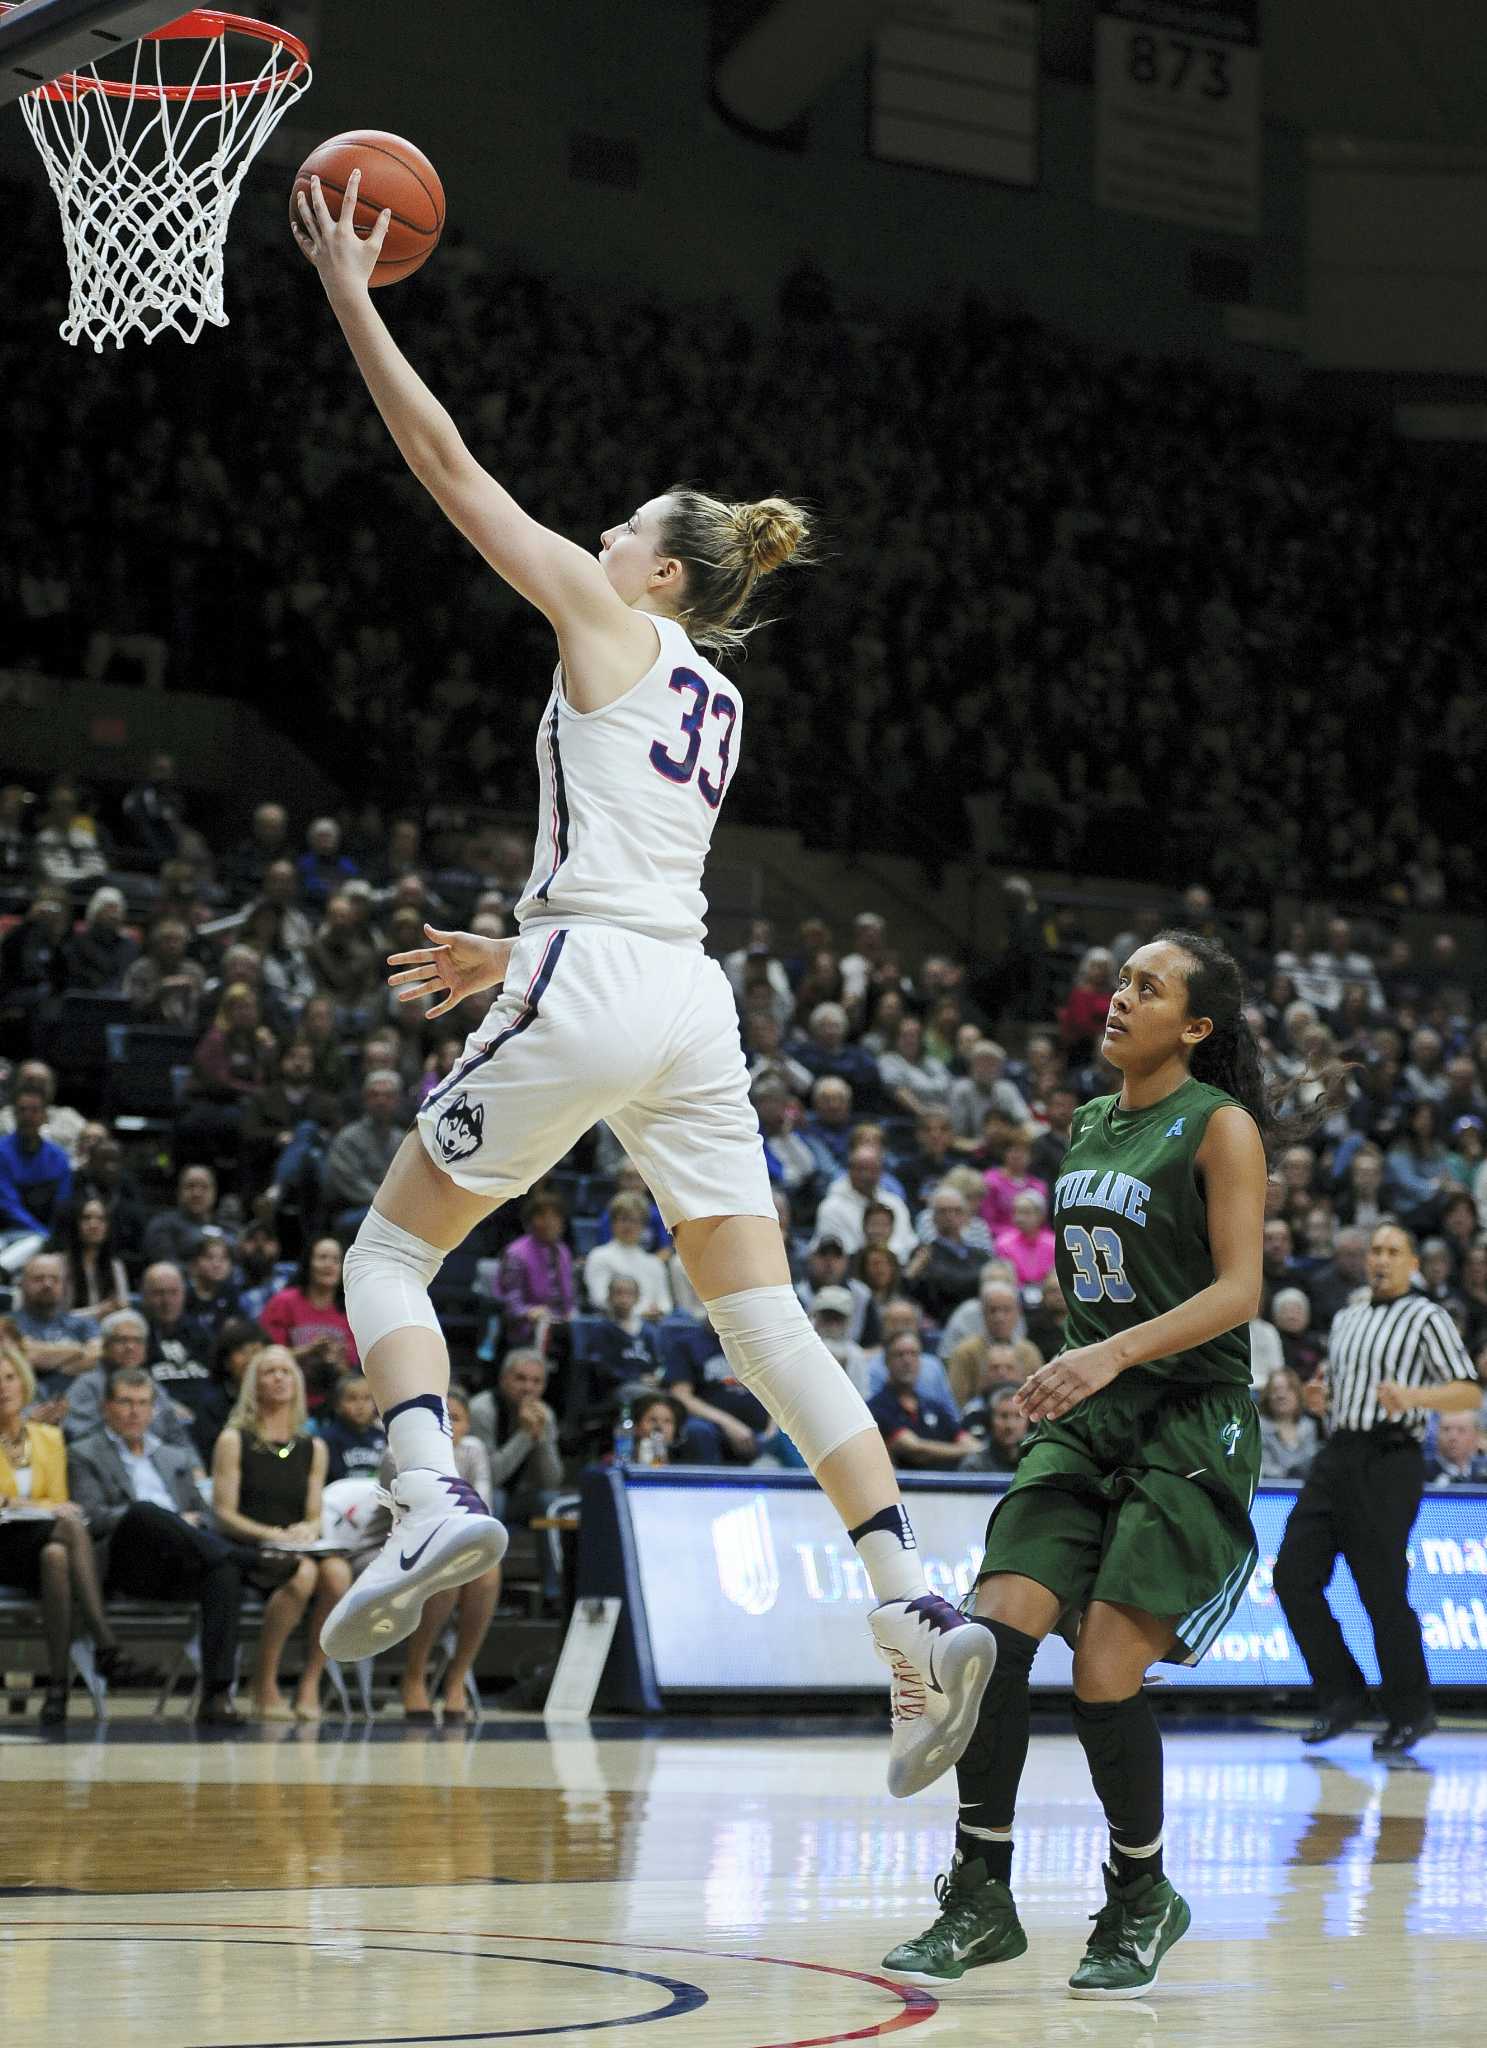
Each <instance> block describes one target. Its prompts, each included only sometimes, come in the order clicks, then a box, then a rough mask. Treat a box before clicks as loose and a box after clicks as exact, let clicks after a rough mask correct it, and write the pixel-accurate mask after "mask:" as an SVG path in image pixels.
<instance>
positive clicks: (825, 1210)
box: [816, 1139, 918, 1260]
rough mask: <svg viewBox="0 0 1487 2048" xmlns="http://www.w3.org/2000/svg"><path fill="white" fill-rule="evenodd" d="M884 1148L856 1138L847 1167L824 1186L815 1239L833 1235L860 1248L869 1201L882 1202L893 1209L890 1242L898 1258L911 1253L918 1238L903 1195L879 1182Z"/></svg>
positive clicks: (849, 1248)
mask: <svg viewBox="0 0 1487 2048" xmlns="http://www.w3.org/2000/svg"><path fill="white" fill-rule="evenodd" d="M882 1179H883V1152H882V1148H881V1146H880V1145H879V1144H878V1143H877V1142H876V1141H875V1140H872V1141H864V1140H861V1139H858V1140H857V1141H856V1142H854V1144H853V1146H852V1150H851V1151H850V1152H849V1153H848V1155H847V1171H846V1173H845V1174H844V1175H841V1176H839V1177H838V1178H837V1179H836V1180H834V1181H833V1182H832V1184H831V1186H830V1187H829V1188H828V1189H827V1191H826V1194H825V1196H824V1198H823V1200H822V1203H821V1206H820V1208H819V1209H818V1210H817V1211H816V1236H817V1242H819V1241H820V1239H821V1238H822V1237H834V1238H836V1239H837V1240H838V1242H839V1243H840V1244H841V1245H842V1246H843V1247H844V1248H845V1250H846V1251H848V1252H849V1253H850V1252H855V1251H860V1250H861V1249H862V1245H863V1242H864V1237H863V1228H862V1219H863V1212H864V1211H865V1210H866V1208H867V1205H868V1203H869V1202H881V1203H883V1204H884V1206H885V1207H887V1208H889V1209H891V1210H892V1211H893V1235H892V1237H891V1238H890V1240H889V1242H890V1245H891V1247H892V1249H893V1250H894V1252H896V1253H897V1255H898V1257H899V1258H900V1259H904V1260H908V1259H909V1258H911V1257H912V1256H913V1253H914V1251H915V1249H916V1247H917V1243H918V1240H917V1239H916V1237H915V1235H914V1225H913V1222H912V1220H911V1218H910V1216H909V1212H908V1210H907V1208H906V1207H905V1206H904V1203H903V1201H902V1199H901V1198H900V1197H899V1196H898V1195H895V1194H892V1193H890V1192H889V1190H888V1189H887V1188H885V1187H884V1186H883V1185H882Z"/></svg>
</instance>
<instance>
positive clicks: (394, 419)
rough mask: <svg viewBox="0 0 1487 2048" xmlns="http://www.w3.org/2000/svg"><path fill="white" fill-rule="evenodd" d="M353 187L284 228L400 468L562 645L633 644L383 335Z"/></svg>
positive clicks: (559, 540)
mask: <svg viewBox="0 0 1487 2048" xmlns="http://www.w3.org/2000/svg"><path fill="white" fill-rule="evenodd" d="M360 182H361V173H360V171H353V172H352V173H351V176H350V178H349V179H348V180H347V184H346V194H345V198H344V200H343V201H342V204H341V213H340V218H339V219H334V218H332V216H331V212H330V209H329V207H328V206H327V205H326V203H325V197H324V194H323V193H322V192H321V189H320V181H319V179H318V178H317V179H315V180H314V181H313V182H312V185H311V191H310V196H309V198H308V199H306V197H305V196H304V194H301V195H300V199H299V214H300V217H299V219H298V220H297V221H295V222H293V223H292V226H293V229H294V238H295V240H296V241H297V242H298V244H299V246H300V249H301V251H302V252H303V254H304V255H305V256H306V257H307V259H308V260H309V261H310V262H311V263H313V264H314V266H315V268H316V270H317V272H318V273H319V276H320V281H321V283H322V284H323V285H324V287H325V295H326V297H327V298H328V299H329V301H330V304H331V310H332V311H333V312H334V314H335V316H336V318H337V320H339V322H340V323H341V331H342V333H343V334H344V335H345V337H346V340H347V343H348V344H349V346H350V349H351V353H352V355H353V356H354V357H355V358H356V366H357V368H358V369H359V370H360V371H361V374H362V376H363V378H364V379H365V381H366V386H367V389H368V391H370V393H371V394H372V400H373V403H374V404H375V405H376V407H377V410H378V411H379V412H380V413H381V415H382V417H383V419H384V421H385V422H386V424H387V429H388V432H389V433H390V434H391V435H392V438H393V439H394V441H396V442H397V444H398V448H399V450H400V451H401V453H402V456H403V460H404V461H405V462H406V463H407V465H408V467H409V468H410V469H411V470H412V472H413V474H414V475H415V476H416V477H417V478H418V480H419V482H420V483H421V484H422V485H423V486H424V488H425V490H427V491H428V492H429V493H430V495H431V496H432V497H433V498H434V499H435V500H436V502H437V503H438V505H439V506H440V508H441V509H442V510H443V511H444V513H445V514H446V516H447V517H448V518H449V519H451V520H452V521H453V523H454V524H455V525H456V526H457V527H458V528H459V530H460V532H461V533H462V534H464V536H465V538H466V539H467V540H468V541H469V542H470V543H471V544H472V545H473V546H474V547H476V548H478V549H479V551H480V553H481V554H482V555H484V556H485V559H486V560H487V561H488V562H489V563H490V565H491V567H492V568H493V569H494V570H495V572H496V574H497V575H498V576H500V577H503V578H504V579H505V581H506V582H507V583H509V584H510V585H511V586H512V588H513V589H514V590H517V591H519V592H520V593H521V595H522V596H523V597H524V598H526V599H527V600H528V602H529V603H531V604H534V605H535V606H536V607H537V609H538V610H539V611H540V612H542V613H543V614H544V615H545V616H546V617H547V618H548V619H550V620H551V621H552V623H553V626H554V627H555V628H556V630H557V632H558V635H559V637H560V638H561V637H562V636H563V634H564V632H565V630H577V631H578V632H580V633H585V632H592V631H593V630H594V629H595V628H598V629H599V630H600V631H601V632H602V630H603V628H604V627H605V626H606V625H611V626H612V627H613V630H614V632H615V634H616V636H617V637H618V638H620V639H622V640H623V639H627V638H629V637H631V636H633V637H635V638H636V640H637V644H640V643H641V640H642V636H645V635H647V634H648V629H647V628H645V627H644V626H643V625H641V624H637V622H636V620H635V619H634V616H633V615H632V613H631V612H630V610H629V608H628V607H627V606H626V605H625V604H624V603H623V602H622V601H621V599H620V598H619V597H617V596H616V594H615V592H614V591H613V590H612V589H611V588H610V585H609V580H608V578H607V577H606V576H605V574H604V571H603V570H602V569H601V568H600V566H599V563H598V560H597V558H596V557H595V556H593V555H590V554H587V553H585V551H584V550H583V549H582V548H580V547H576V546H575V545H574V543H573V542H572V541H570V540H565V539H564V537H563V536H562V534H559V533H554V532H552V530H551V529H550V528H549V527H546V526H543V525H541V524H540V523H539V521H537V520H535V519H533V518H532V517H531V516H530V514H528V513H526V512H524V511H523V510H522V508H521V506H520V505H518V504H517V502H516V500H515V499H514V498H513V497H512V496H511V494H510V492H509V491H507V490H505V489H504V488H503V487H502V486H501V485H500V484H498V483H497V482H496V480H495V478H494V477H493V476H491V475H490V473H489V472H488V471H487V470H485V469H482V468H481V466H480V464H479V463H478V462H477V461H476V460H475V458H474V456H473V455H472V454H471V453H470V451H469V449H468V448H467V447H466V446H465V444H464V442H463V440H462V439H461V438H460V434H459V430H458V428H457V427H456V426H455V424H454V421H453V420H452V419H451V418H450V416H449V414H448V412H447V411H446V410H445V409H444V407H443V406H442V405H441V404H440V403H439V401H438V399H437V398H435V396H434V394H433V393H432V391H430V390H429V388H428V386H427V385H426V384H425V383H424V381H423V379H422V378H421V377H420V376H419V375H418V373H417V371H416V370H415V369H414V368H413V367H412V365H411V364H410V363H409V362H408V360H407V358H406V357H405V356H404V355H403V353H402V351H401V349H399V347H398V345H397V343H396V342H395V341H394V340H393V338H392V336H391V335H390V334H389V333H388V331H387V327H386V324H385V323H384V321H383V319H382V317H381V315H380V314H379V313H378V311H377V309H376V307H375V306H374V305H373V304H372V299H371V292H370V288H369V280H370V278H371V275H372V271H373V269H374V267H375V265H376V262H377V258H378V256H379V255H380V253H381V250H382V244H383V242H384V240H385V239H386V235H387V227H388V222H389V221H390V219H391V217H392V216H391V214H390V213H387V212H384V213H382V214H381V215H380V216H379V218H378V220H377V224H376V226H375V227H374V228H373V229H372V231H371V233H370V234H369V235H367V236H365V237H363V236H361V235H358V234H357V232H356V230H355V227H354V226H353V224H352V223H353V221H354V219H355V214H356V194H357V190H358V188H359V186H360ZM653 644H654V636H653V635H650V636H649V637H646V638H644V640H643V645H644V648H645V650H646V656H647V659H648V658H649V654H650V652H651V651H652V649H653Z"/></svg>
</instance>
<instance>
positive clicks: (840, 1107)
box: [801, 1074, 853, 1169]
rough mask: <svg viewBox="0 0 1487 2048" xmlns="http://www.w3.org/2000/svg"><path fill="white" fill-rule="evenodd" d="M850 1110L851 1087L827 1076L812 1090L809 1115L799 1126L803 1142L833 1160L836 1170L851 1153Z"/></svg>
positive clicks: (832, 1075) (843, 1164)
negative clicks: (816, 1148)
mask: <svg viewBox="0 0 1487 2048" xmlns="http://www.w3.org/2000/svg"><path fill="white" fill-rule="evenodd" d="M852 1107H853V1096H852V1084H851V1083H850V1082H849V1081H843V1080H842V1079H841V1078H840V1077H839V1076H838V1075H835V1074H827V1075H825V1076H823V1078H822V1079H821V1080H819V1081H817V1082H816V1083H815V1085H814V1086H813V1087H812V1089H811V1113H810V1115H809V1116H808V1117H807V1118H806V1120H805V1122H804V1124H803V1125H802V1126H801V1130H802V1134H803V1135H804V1136H805V1137H806V1139H807V1140H808V1141H809V1142H810V1143H811V1144H812V1145H815V1146H817V1147H818V1148H819V1149H820V1150H821V1151H823V1152H825V1153H826V1154H827V1156H828V1157H829V1158H831V1159H834V1160H835V1161H836V1165H837V1167H838V1169H840V1168H844V1167H845V1166H846V1164H847V1154H848V1152H849V1151H850V1150H851V1145H852V1129H853V1121H852Z"/></svg>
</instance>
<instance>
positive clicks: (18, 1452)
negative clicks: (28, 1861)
mask: <svg viewBox="0 0 1487 2048" xmlns="http://www.w3.org/2000/svg"><path fill="white" fill-rule="evenodd" d="M35 1398H36V1382H35V1380H34V1379H33V1378H32V1375H31V1368H30V1366H29V1365H28V1364H27V1362H26V1354H25V1353H24V1352H23V1351H22V1349H21V1346H20V1341H19V1339H18V1338H17V1337H16V1335H15V1331H14V1328H13V1326H12V1325H11V1324H10V1323H9V1322H0V1586H14V1587H15V1588H17V1589H18V1590H19V1591H20V1592H22V1593H29V1594H30V1596H31V1598H32V1599H33V1600H39V1601H40V1602H41V1610H42V1616H43V1623H44V1627H45V1630H46V1647H47V1667H48V1675H47V1689H46V1698H45V1699H44V1700H43V1701H42V1706H41V1719H42V1722H43V1723H44V1724H45V1725H46V1726H47V1727H55V1726H57V1725H58V1724H59V1723H60V1722H63V1721H65V1720H66V1719H67V1701H68V1696H69V1693H70V1691H71V1683H72V1681H71V1660H72V1623H73V1613H74V1609H76V1610H77V1612H78V1613H80V1614H81V1617H82V1621H83V1626H84V1627H85V1628H86V1629H87V1632H88V1634H89V1635H90V1636H91V1637H92V1638H93V1641H94V1643H95V1645H96V1646H97V1647H96V1652H95V1655H96V1659H97V1664H98V1669H99V1670H100V1671H101V1672H102V1673H103V1676H104V1678H105V1679H106V1680H107V1681H108V1683H109V1684H110V1685H119V1686H125V1685H139V1686H148V1685H158V1684H159V1682H160V1676H161V1674H160V1673H159V1672H158V1671H153V1670H149V1669H147V1668H145V1667H144V1666H142V1665H139V1664H136V1663H134V1662H133V1660H132V1659H131V1658H129V1657H126V1656H125V1655H124V1652H123V1649H122V1647H121V1646H120V1643H119V1639H118V1637H117V1636H116V1635H115V1634H114V1631H113V1629H112V1627H111V1626H110V1624H109V1619H108V1616H107V1615H106V1614H105V1613H104V1609H103V1590H102V1588H101V1586H100V1585H99V1581H98V1565H97V1560H96V1559H95V1557H94V1555H93V1545H92V1543H91V1542H90V1540H89V1537H88V1525H87V1523H86V1522H85V1521H84V1519H83V1515H82V1511H81V1509H80V1508H78V1506H77V1505H76V1503H75V1502H74V1501H73V1500H72V1499H71V1497H70V1495H69V1493H68V1488H67V1448H66V1445H65V1444H64V1443H63V1441H62V1432H61V1430H60V1429H56V1428H54V1427H53V1426H52V1425H51V1424H50V1423H46V1422H28V1421H27V1420H26V1413H25V1411H26V1409H27V1408H28V1407H29V1406H30V1405H31V1403H32V1402H33V1401H34V1400H35ZM7 1509H9V1510H11V1511H12V1512H11V1513H9V1514H8V1513H7V1512H6V1510H7ZM38 1509H40V1510H44V1511H48V1512H42V1513H37V1512H36V1510H38Z"/></svg>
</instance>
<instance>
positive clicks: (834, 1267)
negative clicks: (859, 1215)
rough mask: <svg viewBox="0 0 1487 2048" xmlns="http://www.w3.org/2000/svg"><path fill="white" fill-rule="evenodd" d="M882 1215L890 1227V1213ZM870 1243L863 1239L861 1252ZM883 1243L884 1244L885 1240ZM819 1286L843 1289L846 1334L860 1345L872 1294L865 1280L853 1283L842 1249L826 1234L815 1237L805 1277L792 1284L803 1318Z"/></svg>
mask: <svg viewBox="0 0 1487 2048" xmlns="http://www.w3.org/2000/svg"><path fill="white" fill-rule="evenodd" d="M871 1213H872V1212H871V1211H869V1214H871ZM884 1214H885V1215H886V1216H887V1217H888V1220H889V1224H890V1226H891V1225H892V1221H893V1211H892V1210H891V1209H888V1208H886V1207H885V1208H884ZM864 1220H866V1219H864ZM890 1234H891V1231H890ZM871 1242H872V1240H871V1239H867V1240H866V1241H865V1245H864V1249H865V1248H866V1243H871ZM884 1242H885V1243H886V1239H885V1240H884ZM822 1287H845V1288H846V1290H847V1292H848V1294H850V1295H851V1297H852V1319H851V1323H850V1326H849V1328H848V1331H847V1334H848V1336H849V1337H850V1338H851V1339H852V1342H853V1343H854V1344H860V1343H861V1342H862V1341H863V1330H864V1326H865V1325H866V1322H867V1317H868V1310H869V1308H870V1306H871V1304H872V1295H871V1294H870V1292H869V1290H868V1287H867V1283H866V1282H865V1281H862V1280H853V1279H852V1278H851V1277H850V1272H849V1265H848V1259H847V1249H846V1246H845V1245H844V1244H843V1243H842V1240H841V1239H840V1238H839V1237H833V1236H831V1235H830V1234H829V1233H828V1234H827V1235H826V1236H825V1237H818V1238H817V1239H816V1241H815V1243H814V1244H813V1245H812V1246H811V1248H810V1250H809V1251H808V1252H807V1253H806V1261H805V1277H804V1279H802V1280H798V1281H797V1282H796V1284H795V1292H796V1293H797V1294H798V1295H799V1296H800V1300H801V1305H802V1306H803V1308H804V1309H805V1312H806V1314H807V1315H809V1314H810V1312H811V1305H812V1303H813V1302H814V1301H815V1299H816V1293H817V1290H818V1289H819V1288H822Z"/></svg>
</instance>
